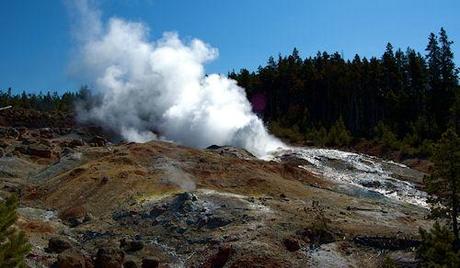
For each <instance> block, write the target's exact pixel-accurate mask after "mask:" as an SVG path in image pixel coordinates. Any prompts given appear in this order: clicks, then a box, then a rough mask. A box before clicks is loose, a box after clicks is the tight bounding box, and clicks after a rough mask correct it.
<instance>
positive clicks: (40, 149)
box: [15, 143, 52, 158]
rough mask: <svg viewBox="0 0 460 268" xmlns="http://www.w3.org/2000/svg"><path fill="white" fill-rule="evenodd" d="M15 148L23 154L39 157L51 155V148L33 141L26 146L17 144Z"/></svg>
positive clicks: (49, 156)
mask: <svg viewBox="0 0 460 268" xmlns="http://www.w3.org/2000/svg"><path fill="white" fill-rule="evenodd" d="M15 150H16V151H19V152H21V153H23V154H28V155H33V156H37V157H41V158H51V155H52V150H51V148H50V147H48V146H46V145H43V144H39V143H33V144H29V145H26V146H25V145H20V146H17V147H16V148H15Z"/></svg>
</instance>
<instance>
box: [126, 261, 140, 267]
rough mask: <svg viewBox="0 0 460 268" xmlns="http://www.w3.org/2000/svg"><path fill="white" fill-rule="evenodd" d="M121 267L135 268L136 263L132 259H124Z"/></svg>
mask: <svg viewBox="0 0 460 268" xmlns="http://www.w3.org/2000/svg"><path fill="white" fill-rule="evenodd" d="M123 268H137V264H136V263H135V262H134V261H126V262H125V263H124V264H123Z"/></svg>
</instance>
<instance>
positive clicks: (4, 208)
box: [0, 195, 31, 268]
mask: <svg viewBox="0 0 460 268" xmlns="http://www.w3.org/2000/svg"><path fill="white" fill-rule="evenodd" d="M18 202H19V201H18V198H17V197H16V196H15V195H12V196H11V197H9V198H8V199H7V200H6V201H5V202H2V203H1V204H0V268H10V267H11V268H12V267H25V262H24V256H25V255H26V254H27V253H28V252H29V251H30V248H31V247H30V245H29V244H28V242H27V239H26V237H25V234H24V232H21V231H18V230H17V229H16V228H15V227H14V226H13V224H14V223H15V222H16V219H17V215H16V209H17V207H18Z"/></svg>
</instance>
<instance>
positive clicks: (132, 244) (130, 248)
mask: <svg viewBox="0 0 460 268" xmlns="http://www.w3.org/2000/svg"><path fill="white" fill-rule="evenodd" d="M120 248H122V249H123V250H124V251H126V252H135V251H139V250H141V249H143V248H144V242H142V241H140V240H126V239H122V240H121V241H120Z"/></svg>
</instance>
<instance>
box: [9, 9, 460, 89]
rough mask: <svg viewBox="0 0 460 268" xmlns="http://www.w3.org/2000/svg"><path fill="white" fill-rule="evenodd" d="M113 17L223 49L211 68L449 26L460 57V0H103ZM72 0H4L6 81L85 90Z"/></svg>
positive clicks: (421, 37)
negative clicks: (77, 69)
mask: <svg viewBox="0 0 460 268" xmlns="http://www.w3.org/2000/svg"><path fill="white" fill-rule="evenodd" d="M97 6H98V8H99V9H100V10H101V12H102V15H103V18H105V19H106V18H108V17H112V16H117V17H122V18H125V19H129V20H134V21H142V22H144V23H145V24H147V25H148V26H149V27H150V29H151V37H152V40H154V39H156V38H158V37H159V36H160V35H161V34H162V33H163V32H164V31H177V32H178V33H179V34H180V36H181V37H182V38H184V39H191V38H199V39H201V40H203V41H205V42H207V43H209V44H211V45H212V46H213V47H216V48H218V49H219V54H220V56H219V58H218V59H217V60H215V61H214V62H212V63H210V64H208V65H207V68H206V70H207V72H208V73H212V72H219V73H224V74H226V73H227V72H228V71H231V70H232V69H235V70H239V69H240V68H243V67H244V68H248V69H251V70H255V69H256V68H257V66H259V65H263V64H264V63H265V62H266V61H267V59H268V57H269V56H271V55H273V56H276V55H278V53H281V54H288V53H290V52H291V51H292V49H293V48H294V47H297V48H298V49H299V50H300V52H301V55H302V56H304V57H305V56H310V55H314V54H316V52H317V51H318V50H321V51H322V50H326V51H329V52H334V51H339V52H343V54H344V55H345V57H346V58H352V57H353V55H354V54H356V53H358V54H360V55H362V56H367V57H370V56H380V55H381V54H382V52H383V50H384V48H385V45H386V43H387V42H391V43H392V44H393V46H395V47H402V48H406V47H408V46H410V47H412V48H415V49H416V50H418V51H420V52H424V51H423V50H424V48H425V46H426V41H427V36H428V34H429V33H430V32H438V31H439V28H440V27H442V26H443V27H445V28H446V30H447V33H448V35H449V37H450V39H451V40H453V41H454V42H455V44H454V53H455V56H456V62H457V63H458V62H459V60H458V59H459V57H460V19H459V17H458V14H460V1H458V0H436V1H434V0H417V1H416V0H386V1H384V0H374V1H369V0H348V1H344V0H321V1H319V0H318V1H306V0H233V1H217V0H193V1H189V0H181V1H180V0H112V1H109V0H99V1H97ZM70 29H71V21H70V19H69V12H68V10H67V6H66V5H65V3H64V0H44V1H36V0H14V1H10V0H0V36H1V41H0V89H6V88H8V87H12V88H13V89H14V90H15V91H16V92H17V91H22V90H26V91H33V92H37V91H40V90H42V91H47V90H58V91H62V90H75V89H77V88H78V87H79V86H80V85H81V84H84V83H85V81H79V80H78V79H77V78H75V77H72V76H71V75H70V72H69V62H70V60H71V59H72V52H73V51H74V50H72V48H73V47H74V45H73V44H74V42H73V40H72V35H71V31H70Z"/></svg>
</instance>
